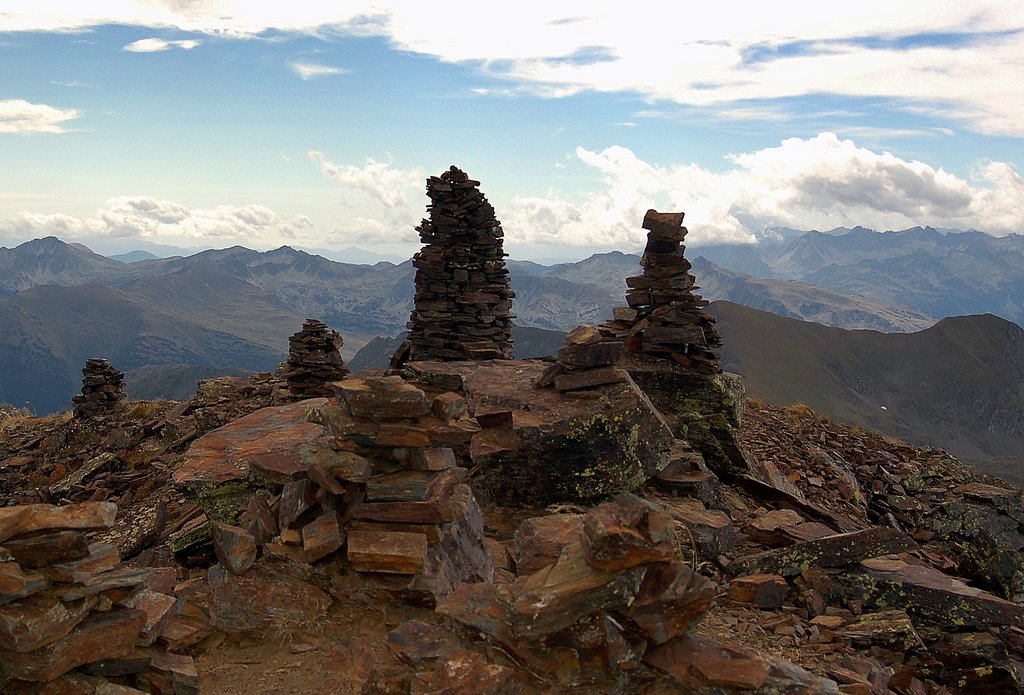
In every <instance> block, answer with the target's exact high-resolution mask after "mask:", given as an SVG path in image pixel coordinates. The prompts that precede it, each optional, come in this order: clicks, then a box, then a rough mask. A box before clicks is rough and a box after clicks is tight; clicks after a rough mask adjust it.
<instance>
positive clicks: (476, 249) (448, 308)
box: [392, 166, 515, 367]
mask: <svg viewBox="0 0 1024 695" xmlns="http://www.w3.org/2000/svg"><path fill="white" fill-rule="evenodd" d="M479 185H480V182H479V181H473V180H472V179H470V178H469V177H468V176H467V175H466V174H465V172H463V171H461V170H459V169H458V168H456V167H454V166H453V167H451V169H449V170H448V171H446V172H444V173H443V174H441V176H439V177H438V176H432V177H430V178H429V179H428V180H427V196H428V197H429V198H430V205H429V206H428V209H429V211H430V219H429V220H423V222H422V223H421V224H420V226H419V227H417V231H418V232H419V233H420V240H421V241H422V242H423V243H424V247H423V249H422V250H421V251H420V252H419V253H417V254H416V255H415V256H414V257H413V265H414V266H415V267H416V295H415V307H414V309H413V312H412V316H411V317H410V319H409V324H408V326H409V337H408V340H407V341H406V343H403V345H402V346H401V347H400V348H399V349H398V351H397V352H396V353H395V357H394V358H393V360H392V364H393V366H396V367H397V366H401V364H402V363H404V362H405V361H407V360H482V359H511V358H512V332H511V325H512V323H511V322H512V318H513V316H512V298H513V297H514V296H515V293H514V292H512V290H511V289H510V287H509V278H508V269H507V268H506V267H505V253H504V252H503V250H502V237H503V232H502V229H501V224H500V223H499V222H498V220H497V219H496V218H495V213H494V208H493V207H491V204H490V203H488V202H487V199H486V198H485V197H484V195H483V194H482V193H481V192H480V191H479V189H478V186H479Z"/></svg>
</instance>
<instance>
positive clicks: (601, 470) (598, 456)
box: [406, 360, 672, 504]
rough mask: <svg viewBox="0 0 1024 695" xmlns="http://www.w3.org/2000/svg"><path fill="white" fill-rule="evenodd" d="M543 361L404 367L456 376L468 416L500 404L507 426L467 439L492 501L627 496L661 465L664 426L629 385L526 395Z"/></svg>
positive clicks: (418, 374)
mask: <svg viewBox="0 0 1024 695" xmlns="http://www.w3.org/2000/svg"><path fill="white" fill-rule="evenodd" d="M544 369H545V364H544V363H543V362H536V361H516V360H508V361H493V362H447V363H438V362H432V363H418V362H415V363H410V364H408V365H406V373H407V374H408V375H409V378H411V379H413V380H422V381H423V382H424V383H430V381H431V380H432V379H434V378H435V376H437V375H447V374H458V375H459V376H460V377H461V378H462V380H463V382H464V383H465V389H466V393H467V394H468V398H469V400H470V403H471V405H472V408H473V410H474V411H476V410H479V409H482V408H486V407H487V404H488V403H501V404H502V409H503V410H509V411H511V412H512V414H513V426H512V428H511V429H509V428H506V427H491V428H486V429H484V430H483V431H481V432H479V433H478V434H476V435H475V436H474V437H473V441H472V444H471V455H472V457H473V461H474V463H475V464H476V465H477V470H478V473H479V476H480V477H479V481H480V484H482V485H483V486H484V487H485V488H487V489H488V491H489V492H490V493H491V494H492V495H494V497H495V498H496V499H502V500H506V501H508V502H510V503H517V502H528V503H530V504H546V503H550V502H554V501H564V500H572V499H583V500H588V499H595V498H602V497H607V496H608V495H610V494H614V493H615V492H619V491H622V490H635V489H637V488H639V487H640V486H641V485H642V484H643V483H644V482H645V481H646V479H647V478H648V477H649V476H650V475H652V474H653V473H654V471H655V470H657V469H658V468H659V467H661V466H662V465H664V462H665V458H666V456H667V452H668V449H669V447H670V446H671V443H672V436H671V433H670V431H669V430H668V426H667V425H666V424H665V423H664V421H663V420H662V419H661V417H660V415H658V413H657V412H656V411H655V410H654V408H653V407H651V405H650V403H649V401H647V400H646V399H645V398H644V397H643V396H642V394H640V393H639V391H638V390H637V389H636V388H635V387H634V386H633V385H632V384H630V383H628V382H626V383H622V384H616V385H612V386H607V387H602V388H603V390H602V391H601V398H600V399H597V400H589V399H578V398H566V397H563V396H561V395H560V394H559V393H558V392H557V391H554V390H551V389H540V390H538V389H534V388H533V382H534V381H535V380H536V378H537V377H538V376H539V375H540V373H541V372H542V371H544Z"/></svg>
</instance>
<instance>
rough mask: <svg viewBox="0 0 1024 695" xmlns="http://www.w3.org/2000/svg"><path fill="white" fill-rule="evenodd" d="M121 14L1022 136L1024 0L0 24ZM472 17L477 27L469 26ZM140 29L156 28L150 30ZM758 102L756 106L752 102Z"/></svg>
mask: <svg viewBox="0 0 1024 695" xmlns="http://www.w3.org/2000/svg"><path fill="white" fill-rule="evenodd" d="M107 23H117V24H128V25H135V26H145V27H161V28H167V27H173V28H175V29H178V30H183V31H191V32H200V33H206V34H215V35H220V36H238V37H251V36H256V35H259V34H260V33H261V32H264V31H268V30H277V31H285V32H304V33H309V34H316V35H320V36H325V35H330V34H333V33H347V34H350V35H358V36H368V35H373V36H381V37H384V38H386V39H388V40H389V41H390V42H391V44H392V45H393V46H395V47H396V48H398V49H401V50H405V51H412V52H416V53H420V54H423V55H429V56H433V57H435V58H437V59H439V60H442V61H446V62H462V63H468V64H473V65H476V66H479V67H480V68H481V69H483V70H485V71H487V72H489V73H491V74H492V75H496V76H499V77H503V78H507V79H508V80H509V81H510V82H512V83H514V85H513V88H512V89H511V91H510V92H509V93H510V94H515V93H518V92H519V91H520V90H521V89H523V88H526V89H530V90H532V91H535V92H536V93H538V94H540V95H542V96H546V97H551V98H556V97H560V96H565V95H569V94H574V93H577V92H580V91H583V90H594V91H605V92H608V91H614V92H630V93H636V94H640V95H643V96H645V97H647V98H648V99H649V100H651V101H652V102H669V103H672V102H674V103H677V104H686V105H697V106H709V105H720V106H722V105H730V104H734V105H737V106H738V109H737V110H736V111H735V113H742V112H743V111H744V110H746V108H747V107H746V106H744V104H745V103H747V102H750V101H751V100H769V101H771V100H776V99H779V98H783V97H795V96H803V95H810V94H838V95H843V96H855V97H873V98H874V97H884V98H888V99H891V100H892V101H893V102H894V103H897V104H901V105H903V106H905V107H908V108H915V109H926V110H928V111H929V112H931V113H933V114H936V115H939V116H941V117H943V118H955V119H959V120H963V121H965V122H966V123H968V124H969V125H970V126H971V127H973V128H975V129H977V130H981V131H985V132H991V133H1003V134H1013V135H1021V134H1024V99H1022V98H1021V97H1022V89H1024V87H1022V83H1021V80H1020V79H1019V76H1020V75H1021V74H1022V73H1024V52H1022V51H1021V50H1020V45H1021V40H1022V32H1024V4H1022V3H1019V2H1006V0H972V2H966V3H965V2H961V1H960V0H935V1H934V2H928V3H896V4H894V3H892V2H890V1H889V0H861V2H857V3H846V4H835V5H831V6H829V8H828V11H827V12H823V11H822V10H821V5H820V3H819V2H816V1H815V0H780V1H779V2H775V3H762V4H751V3H747V4H745V6H744V7H743V11H742V12H737V11H736V7H735V4H734V3H717V4H716V3H712V4H708V5H703V6H701V8H700V11H694V9H693V8H692V7H691V6H690V5H688V4H686V3H669V4H666V3H664V2H654V1H653V0H639V1H638V2H632V3H618V4H609V3H598V4H595V3H592V2H588V1H587V0H567V1H565V2H559V3H505V4H494V3H477V4H472V3H470V4H466V3H447V4H445V3H442V4H437V3H423V2H418V1H417V2H413V1H412V0H399V1H396V2H391V3H387V4H386V5H384V6H382V5H381V4H380V3H373V2H369V1H363V2H347V3H314V2H298V3H284V4H282V3H276V4H275V3H262V2H247V1H245V0H164V1H162V2H158V1H143V0H139V1H136V2H123V1H122V0H95V1H94V2H89V3H66V2H61V1H60V0H12V2H8V3H6V6H5V12H4V14H3V15H2V16H0V31H21V30H75V29H82V28H86V27H90V26H95V25H99V24H107ZM469 26H471V27H472V28H473V30H472V31H466V27H469ZM145 41H149V40H148V39H147V40H145ZM757 110H758V109H754V111H757Z"/></svg>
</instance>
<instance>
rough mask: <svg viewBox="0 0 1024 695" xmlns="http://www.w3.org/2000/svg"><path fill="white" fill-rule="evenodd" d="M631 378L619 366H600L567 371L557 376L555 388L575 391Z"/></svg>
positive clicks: (618, 382)
mask: <svg viewBox="0 0 1024 695" xmlns="http://www.w3.org/2000/svg"><path fill="white" fill-rule="evenodd" d="M628 380H629V374H628V373H627V372H626V371H625V370H624V369H618V368H617V367H598V368H596V369H588V370H586V371H582V372H566V373H564V374H559V375H558V376H556V377H555V382H554V383H555V390H557V391H575V390H577V389H587V388H591V387H594V386H605V385H608V384H620V383H622V382H625V381H628Z"/></svg>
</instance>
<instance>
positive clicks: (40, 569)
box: [0, 173, 1024, 695]
mask: <svg viewBox="0 0 1024 695" xmlns="http://www.w3.org/2000/svg"><path fill="white" fill-rule="evenodd" d="M454 176H455V175H454V174H451V173H450V174H449V176H448V178H445V177H444V176H442V177H439V178H438V179H437V181H434V180H433V179H431V182H432V183H431V184H430V185H433V186H434V187H435V188H436V189H437V190H436V193H437V195H438V196H439V200H440V199H441V198H443V195H442V194H445V195H446V194H449V193H454V192H455V191H464V192H467V193H465V195H469V193H468V192H469V191H473V190H475V185H476V184H475V182H471V181H469V180H468V177H467V178H466V179H462V178H461V177H455V178H453V177H454ZM438 182H440V183H438ZM456 183H461V184H464V185H463V186H461V187H460V186H456V185H455V184H456ZM444 186H448V187H449V188H451V191H448V190H444ZM460 195H461V194H460ZM445 204H446V205H447V203H445ZM485 212H486V215H484V216H485V217H486V218H487V219H486V220H485V221H487V224H491V223H490V222H489V220H490V219H491V218H490V215H491V213H490V211H485ZM480 214H481V215H483V214H484V213H482V212H481V213H480ZM446 220H447V218H445V219H444V220H442V218H441V217H440V216H439V217H437V220H435V221H436V222H439V223H440V222H442V221H443V222H444V223H445V224H454V223H450V222H448V221H446ZM681 222H682V214H681V213H658V212H656V211H651V212H649V213H648V215H647V217H646V218H645V227H646V228H647V229H648V231H650V232H651V235H652V236H650V237H649V239H651V240H652V241H651V242H650V243H649V247H648V251H647V253H645V258H647V259H648V262H647V263H646V264H645V265H644V268H645V273H644V274H643V275H642V276H639V281H634V282H633V283H632V284H631V285H630V287H631V290H630V295H629V299H628V302H629V303H630V304H631V305H632V306H631V307H630V310H631V311H632V312H635V314H634V313H629V314H628V315H627V313H625V312H620V313H619V315H618V318H617V319H615V321H613V322H611V323H610V324H605V325H602V326H589V325H585V326H580V327H578V328H577V329H575V330H573V331H571V332H570V333H569V334H568V335H567V336H566V339H565V343H564V344H563V345H562V347H561V348H559V349H558V350H557V352H556V354H555V355H553V356H551V357H549V358H545V359H534V360H513V359H506V357H508V355H505V354H504V353H503V352H502V350H503V348H501V347H495V346H496V345H499V344H502V345H503V343H500V341H499V342H498V343H495V342H494V341H493V340H492V342H491V343H490V347H488V348H487V350H486V351H485V352H484V353H481V354H476V355H474V356H473V358H472V359H469V358H467V357H468V356H467V355H461V356H460V357H459V358H458V359H456V358H454V357H452V359H447V357H451V356H450V355H433V356H432V355H430V354H429V353H428V354H425V355H424V354H417V353H416V352H415V351H414V350H413V351H412V352H407V353H406V355H405V356H404V358H403V359H402V360H400V362H401V363H400V364H399V365H396V368H395V369H393V370H391V371H389V372H387V373H383V372H380V371H376V370H365V371H362V372H357V373H354V374H346V373H344V372H343V371H330V374H333V375H335V376H336V377H337V378H333V379H331V380H326V379H325V375H327V374H328V371H327V369H328V368H327V367H324V368H323V370H321V367H320V365H323V364H328V365H329V367H330V369H331V370H334V369H336V368H337V367H338V364H337V360H334V359H333V358H329V359H326V361H324V359H323V358H322V355H333V354H336V353H335V352H334V351H333V348H335V347H336V345H337V342H338V341H336V340H334V338H333V337H332V334H331V333H330V332H328V331H327V329H326V327H325V326H323V325H322V324H318V325H313V324H307V325H306V326H304V328H303V332H300V333H299V334H296V336H295V341H293V345H292V348H293V352H295V353H297V355H296V359H295V360H293V362H292V364H293V365H294V367H295V369H293V370H291V371H288V372H284V371H282V372H279V373H278V374H269V373H267V374H261V375H257V376H254V377H251V378H228V377H225V378H221V379H215V380H209V381H204V382H201V383H200V385H199V389H198V392H197V393H196V395H195V396H194V397H192V398H191V399H190V400H188V401H185V402H171V401H161V402H126V401H124V400H123V399H119V402H118V404H117V407H116V408H110V409H109V410H105V411H104V413H103V416H102V417H92V416H90V417H80V416H79V415H77V414H76V415H74V416H71V415H55V416H50V417H47V418H33V417H29V416H27V415H26V414H24V413H19V412H17V411H2V413H3V414H2V415H0V417H2V418H3V419H2V420H0V505H2V506H0V690H2V691H3V692H4V693H8V692H9V693H137V692H148V693H160V694H163V693H174V694H180V693H195V692H202V693H229V694H231V693H253V692H290V693H322V692H345V693H366V694H367V695H373V694H384V693H389V694H390V693H394V694H399V693H401V694H411V693H426V692H438V693H453V694H455V693H467V694H468V693H525V694H529V693H559V692H573V693H576V692H578V693H584V694H587V693H593V694H598V693H622V694H636V695H657V694H661V693H666V694H667V693H721V694H734V693H760V694H762V695H769V694H778V693H785V694H792V695H797V694H800V695H811V694H819V693H820V694H839V693H848V694H851V695H861V694H864V695H886V694H889V693H893V694H895V695H939V694H946V693H975V692H985V693H1020V692H1024V670H1022V669H1024V603H1022V602H1024V552H1022V551H1024V494H1022V492H1021V491H1020V490H1019V489H1017V488H1015V487H1013V486H1012V485H1010V484H1008V483H1005V482H1003V481H1001V480H999V479H996V478H992V477H990V476H986V475H983V474H980V473H977V472H975V471H973V470H972V469H970V468H967V467H965V466H964V465H962V464H960V462H959V461H957V460H956V459H955V458H953V457H951V456H950V455H948V454H946V453H945V452H943V451H941V450H939V449H934V448H917V447H913V446H909V445H906V444H904V443H902V442H899V441H896V440H893V439H891V438H887V437H883V436H881V435H878V434H875V433H873V432H871V431H868V430H864V429H858V428H852V427H848V426H845V425H842V424H840V423H837V422H834V421H832V420H829V419H828V418H825V417H822V416H820V415H817V414H816V413H814V412H813V411H811V410H810V409H808V408H806V407H802V406H797V407H790V408H785V409H780V408H774V407H769V406H767V405H764V404H762V403H759V402H757V401H752V400H748V399H747V398H746V397H745V395H744V392H743V388H742V384H741V383H740V382H739V380H738V378H737V377H735V375H730V374H727V373H724V372H721V370H720V367H719V365H718V362H717V358H716V350H717V347H718V345H719V342H720V341H719V338H718V337H717V333H716V332H715V331H714V325H713V323H714V322H713V320H712V318H711V317H710V316H709V315H704V313H703V305H702V304H701V301H702V300H700V299H699V297H697V296H696V295H694V294H693V292H692V290H693V286H692V282H691V280H690V279H688V277H687V270H686V269H687V265H686V263H685V259H684V258H683V255H682V247H681V245H680V243H681V241H682V237H683V234H684V232H685V229H684V228H682V226H681ZM489 228H490V227H489ZM434 242H437V243H439V244H440V245H441V247H442V248H441V250H440V251H438V253H440V254H441V255H442V256H444V254H445V253H454V252H452V251H451V248H450V247H448V246H445V244H446V243H448V242H446V241H445V240H444V239H443V238H438V239H434V240H432V241H431V242H430V243H434ZM457 243H461V242H455V241H453V242H451V244H454V245H457ZM452 248H454V246H453V247H452ZM489 248H491V247H489ZM438 267H440V266H438ZM651 269H658V270H657V272H656V273H654V274H650V273H648V272H647V271H649V270H651ZM456 270H458V268H451V269H449V270H447V271H443V272H455V271H456ZM438 272H442V271H438ZM438 277H440V276H438ZM459 277H462V276H461V275H459ZM436 280H437V278H436V277H433V276H431V277H426V278H421V279H420V282H421V283H426V284H436ZM634 280H636V279H635V278H634ZM463 290H465V288H463ZM474 291H478V290H474ZM499 301H500V300H499ZM456 303H457V302H456ZM453 306H454V304H453ZM460 306H461V305H460ZM481 311H482V310H481ZM441 313H445V312H441ZM474 315H475V314H474ZM480 315H481V316H482V315H483V314H480ZM440 318H441V317H439V316H435V317H433V319H437V321H436V322H435V323H431V324H430V328H429V331H430V332H431V335H435V337H436V338H437V344H438V345H442V344H443V345H458V344H459V340H460V338H459V335H460V334H459V331H460V330H461V327H462V326H463V323H460V322H454V321H453V322H452V323H449V324H445V323H444V322H443V321H441V320H440ZM424 325H425V324H424ZM446 325H447V328H446V327H445V326H446ZM425 330H426V329H425ZM445 331H447V332H448V333H450V334H451V335H450V336H449V335H448V334H447V333H445ZM471 334H472V333H471ZM472 335H476V338H479V337H480V336H479V335H477V334H472ZM490 338H493V336H491V337H490ZM490 338H489V339H490ZM474 340H475V339H474ZM446 349H447V348H446ZM492 353H501V354H492ZM300 363H302V364H301V365H300ZM100 366H102V365H100ZM299 366H309V370H308V371H302V370H299V369H298V367H299ZM299 374H302V375H304V376H302V377H301V379H300V378H299V376H298V375H299ZM300 382H301V383H302V384H303V385H304V386H303V387H301V388H298V389H296V386H297V385H298V384H299V383H300ZM314 382H315V384H314ZM306 384H309V389H308V390H304V389H305V385H306ZM297 391H298V393H297ZM300 398H301V399H300Z"/></svg>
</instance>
